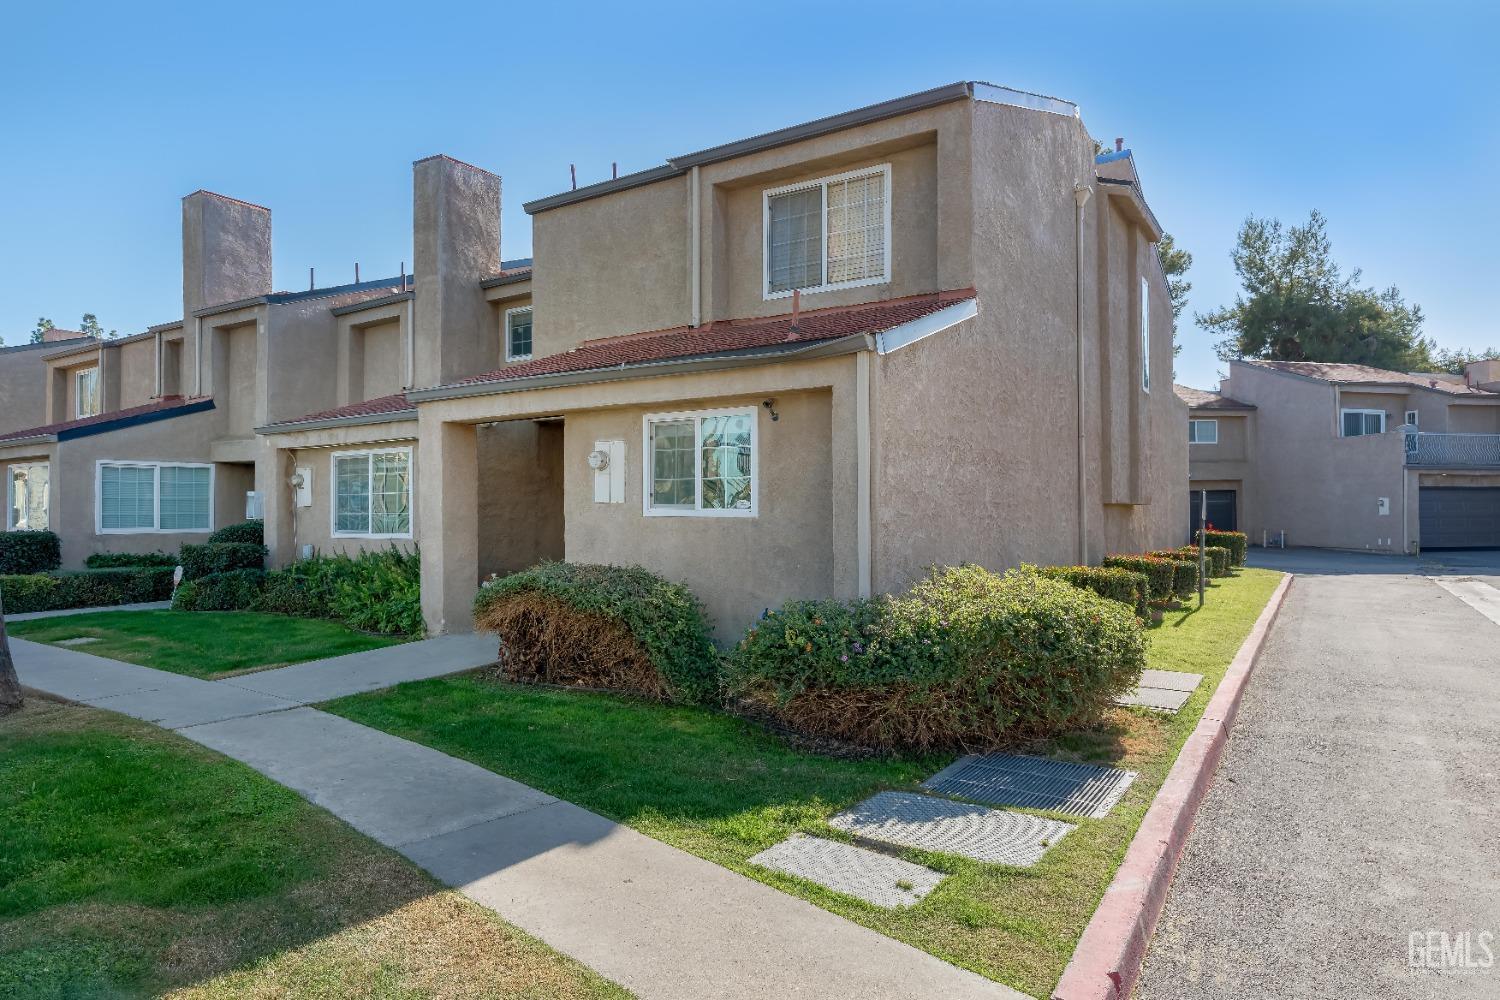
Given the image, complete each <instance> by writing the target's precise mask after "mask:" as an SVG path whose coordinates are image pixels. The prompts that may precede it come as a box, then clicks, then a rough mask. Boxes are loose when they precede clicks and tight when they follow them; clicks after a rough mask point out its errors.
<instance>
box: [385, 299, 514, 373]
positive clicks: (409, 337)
mask: <svg viewBox="0 0 1500 1000" xmlns="http://www.w3.org/2000/svg"><path fill="white" fill-rule="evenodd" d="M501 336H502V337H503V336H504V332H503V331H502V332H501ZM504 356H505V355H504V353H503V346H502V353H501V357H502V358H504ZM406 387H407V388H408V389H415V388H416V387H417V293H416V290H415V289H413V290H412V296H411V298H409V299H407V300H406Z"/></svg>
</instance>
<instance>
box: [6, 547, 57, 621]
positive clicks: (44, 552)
mask: <svg viewBox="0 0 1500 1000" xmlns="http://www.w3.org/2000/svg"><path fill="white" fill-rule="evenodd" d="M61 565H62V547H61V545H60V543H59V542H58V539H57V534H56V533H55V532H51V531H0V576H8V575H18V576H19V575H25V574H28V573H46V572H48V571H49V570H54V569H57V567H59V566H61ZM18 613H19V612H18Z"/></svg>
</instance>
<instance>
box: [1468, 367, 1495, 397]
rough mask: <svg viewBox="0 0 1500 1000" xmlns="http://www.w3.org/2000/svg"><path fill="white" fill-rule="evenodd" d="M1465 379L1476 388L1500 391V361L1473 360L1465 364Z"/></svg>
mask: <svg viewBox="0 0 1500 1000" xmlns="http://www.w3.org/2000/svg"><path fill="white" fill-rule="evenodd" d="M1464 381H1466V382H1468V383H1469V385H1471V386H1473V387H1474V388H1476V389H1486V390H1488V391H1490V392H1500V361H1471V362H1469V363H1468V364H1467V365H1465V366H1464Z"/></svg>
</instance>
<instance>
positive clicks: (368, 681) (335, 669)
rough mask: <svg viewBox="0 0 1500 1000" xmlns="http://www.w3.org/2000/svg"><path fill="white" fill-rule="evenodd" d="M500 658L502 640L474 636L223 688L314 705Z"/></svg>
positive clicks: (352, 656)
mask: <svg viewBox="0 0 1500 1000" xmlns="http://www.w3.org/2000/svg"><path fill="white" fill-rule="evenodd" d="M498 657H499V641H498V640H497V639H496V638H495V637H494V636H492V635H485V634H483V633H473V632H470V633H464V634H459V635H440V636H437V637H436V638H433V639H419V640H417V641H416V642H404V643H401V644H400V645H397V646H386V647H384V648H382V649H367V650H364V651H363V652H359V653H349V654H347V655H345V656H333V657H329V658H328V659H326V660H311V661H309V662H307V663H294V664H292V665H291V666H290V667H280V668H278V669H276V670H260V671H257V672H255V673H252V674H240V675H239V676H238V677H231V678H228V679H226V680H223V681H220V682H219V683H221V684H233V685H234V686H235V687H240V688H244V689H246V690H247V691H258V692H260V693H261V694H267V695H271V696H273V697H276V698H286V699H288V700H290V701H295V702H298V703H299V704H303V705H311V704H315V703H317V702H320V701H332V700H333V699H334V698H342V697H344V696H345V695H351V694H359V693H360V692H362V691H379V690H380V689H381V688H388V687H392V686H394V685H396V684H401V683H403V682H405V681H421V680H427V679H428V678H431V677H443V676H446V675H447V674H458V673H463V672H464V671H465V670H474V669H476V668H478V667H485V666H489V665H490V664H491V663H494V662H495V660H496V659H497V658H498Z"/></svg>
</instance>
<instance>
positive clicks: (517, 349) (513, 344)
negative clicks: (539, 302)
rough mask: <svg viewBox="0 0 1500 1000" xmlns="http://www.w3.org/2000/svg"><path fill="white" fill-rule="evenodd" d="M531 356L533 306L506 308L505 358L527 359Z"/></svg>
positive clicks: (510, 359)
mask: <svg viewBox="0 0 1500 1000" xmlns="http://www.w3.org/2000/svg"><path fill="white" fill-rule="evenodd" d="M530 357H531V307H530V306H517V307H516V308H515V309H507V310H505V360H506V361H525V360H527V359H528V358H530Z"/></svg>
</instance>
